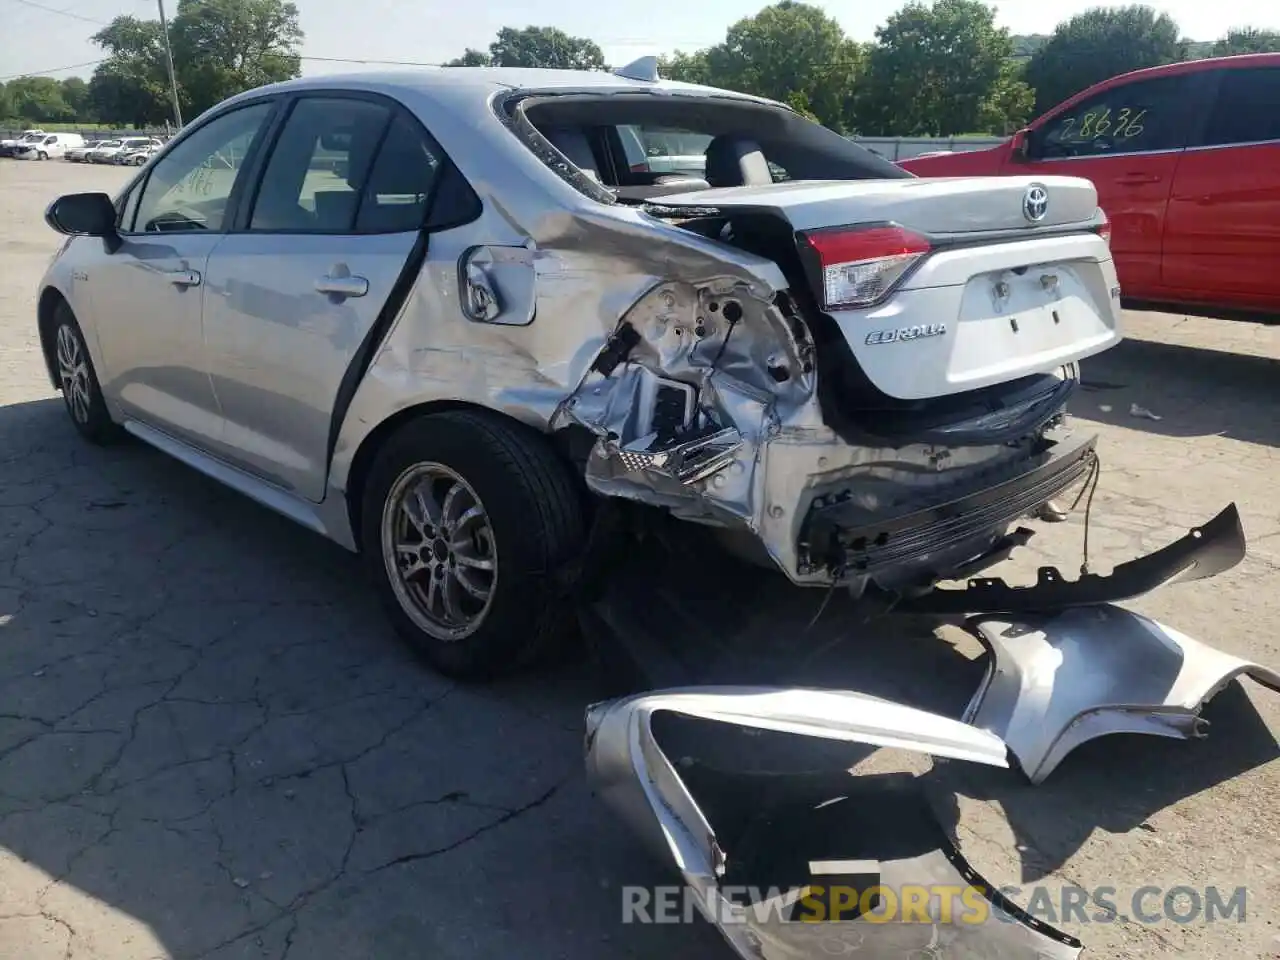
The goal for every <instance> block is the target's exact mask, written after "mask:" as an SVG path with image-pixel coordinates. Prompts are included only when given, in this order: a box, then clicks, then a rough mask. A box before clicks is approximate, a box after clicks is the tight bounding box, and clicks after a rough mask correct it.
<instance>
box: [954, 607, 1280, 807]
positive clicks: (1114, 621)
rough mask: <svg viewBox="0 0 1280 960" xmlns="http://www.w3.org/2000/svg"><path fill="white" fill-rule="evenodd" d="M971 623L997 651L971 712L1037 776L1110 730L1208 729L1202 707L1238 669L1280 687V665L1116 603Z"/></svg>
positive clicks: (969, 718) (1169, 732)
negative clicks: (1035, 616)
mask: <svg viewBox="0 0 1280 960" xmlns="http://www.w3.org/2000/svg"><path fill="white" fill-rule="evenodd" d="M969 628H970V630H971V632H973V633H974V635H975V636H976V637H977V638H978V639H979V640H980V641H981V642H982V643H983V645H984V646H986V648H987V650H988V652H989V654H990V659H989V661H988V668H987V674H986V676H985V678H984V679H983V682H982V685H981V686H980V687H979V688H978V692H977V693H976V694H975V695H974V697H973V699H972V700H971V701H970V703H969V707H968V709H967V710H966V712H965V715H964V719H965V721H966V722H968V723H971V724H973V725H974V726H976V727H978V728H979V729H982V730H986V731H988V732H990V733H993V734H995V735H996V736H998V737H1000V738H1001V739H1002V740H1004V742H1005V743H1007V744H1008V745H1009V749H1010V751H1011V752H1012V753H1013V755H1014V756H1015V757H1016V758H1017V760H1018V763H1019V765H1020V766H1021V768H1022V770H1023V772H1024V773H1025V774H1026V776H1027V777H1028V778H1029V779H1030V780H1031V782H1032V783H1041V782H1042V781H1043V780H1044V779H1045V778H1046V777H1048V776H1049V774H1050V773H1052V772H1053V770H1054V769H1055V768H1056V767H1057V766H1058V764H1060V763H1061V762H1062V759H1063V758H1064V757H1065V756H1066V755H1067V754H1068V753H1070V752H1071V751H1072V750H1074V749H1075V748H1076V747H1078V746H1079V745H1080V744H1082V743H1085V742H1086V741H1088V740H1093V739H1095V738H1097V737H1101V736H1105V735H1107V734H1111V733H1147V734H1153V735H1155V736H1161V737H1174V738H1179V739H1189V738H1191V737H1200V736H1204V733H1205V728H1206V727H1207V726H1208V723H1207V721H1205V720H1203V719H1202V718H1201V717H1200V710H1201V707H1203V706H1204V704H1205V703H1206V702H1207V701H1209V700H1210V699H1212V698H1213V697H1214V696H1215V695H1216V694H1217V693H1218V692H1219V691H1220V690H1222V689H1223V688H1224V687H1225V686H1226V685H1227V684H1228V683H1230V682H1231V681H1232V680H1234V679H1235V678H1236V677H1240V676H1248V677H1252V678H1253V679H1254V680H1256V681H1257V682H1258V683H1260V684H1262V685H1263V686H1266V687H1270V688H1271V689H1272V690H1275V691H1277V692H1280V673H1276V671H1274V670H1270V669H1268V668H1267V667H1264V666H1262V665H1260V664H1257V663H1252V662H1250V661H1247V660H1242V659H1240V658H1239V657H1235V656H1232V655H1231V654H1228V653H1223V652H1222V651H1221V650H1216V649H1214V648H1213V647H1210V646H1207V645H1206V644H1203V643H1201V642H1200V641H1198V640H1195V639H1193V638H1191V637H1188V636H1187V635H1186V634H1184V633H1180V632H1179V631H1177V630H1174V629H1173V628H1172V627H1167V626H1165V625H1164V624H1161V623H1157V622H1156V621H1155V620H1150V619H1148V618H1146V617H1143V616H1140V615H1139V614H1136V613H1131V612H1130V611H1128V610H1124V609H1121V608H1120V607H1116V606H1112V605H1110V604H1107V605H1101V606H1094V607H1078V608H1074V609H1070V610H1066V611H1064V612H1062V613H1060V614H1057V615H1056V616H1052V617H1048V618H1045V619H1042V620H1039V621H1034V620H1030V619H1028V618H1021V619H1020V620H1017V621H1015V620H1012V619H1001V618H992V617H975V618H973V619H971V620H970V621H969Z"/></svg>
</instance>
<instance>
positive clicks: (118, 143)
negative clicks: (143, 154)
mask: <svg viewBox="0 0 1280 960" xmlns="http://www.w3.org/2000/svg"><path fill="white" fill-rule="evenodd" d="M150 146H156V147H158V146H160V141H159V140H157V139H155V138H154V137H125V138H123V139H121V140H108V141H107V144H104V145H103V146H100V147H98V148H97V149H96V150H94V151H93V152H92V153H90V154H89V155H88V156H89V160H90V161H91V162H93V163H115V162H116V157H117V156H119V155H120V154H122V153H130V152H132V151H134V150H141V149H144V148H145V147H150Z"/></svg>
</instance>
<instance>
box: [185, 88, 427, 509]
mask: <svg viewBox="0 0 1280 960" xmlns="http://www.w3.org/2000/svg"><path fill="white" fill-rule="evenodd" d="M438 158H439V153H438V149H437V148H435V147H434V145H433V144H432V143H431V142H430V140H429V138H428V137H427V136H426V134H425V132H424V131H423V130H422V127H421V125H420V124H419V123H418V122H417V121H416V120H414V119H413V118H411V117H410V116H409V115H408V114H406V113H405V112H403V109H402V108H400V107H399V106H397V105H396V104H394V103H392V102H390V101H387V100H383V99H380V98H370V97H358V96H341V95H334V94H323V95H315V96H303V97H300V98H298V99H297V100H296V101H295V102H294V104H293V107H292V110H291V112H290V113H289V116H288V118H287V120H286V121H285V123H284V125H283V127H282V128H281V132H280V135H279V137H278V139H277V140H276V142H275V144H274V146H272V147H271V150H270V156H269V158H268V159H267V162H266V165H265V167H264V169H263V175H262V182H261V185H260V186H259V187H258V189H257V196H256V199H255V201H254V203H253V206H252V209H250V210H246V211H244V213H243V222H242V223H241V224H240V228H239V229H237V231H236V232H235V233H233V234H231V235H230V236H228V237H227V238H226V240H225V241H224V242H223V243H222V244H220V245H219V246H218V248H217V249H216V250H215V251H214V254H213V256H212V257H211V258H210V260H209V268H208V280H207V283H206V292H205V297H206V300H205V304H206V306H205V316H204V335H205V342H206V344H207V346H208V350H209V356H210V359H211V364H212V366H211V373H212V376H213V384H214V390H215V391H216V393H217V395H218V398H219V400H220V404H221V409H222V412H223V416H224V417H225V420H226V427H225V431H226V432H225V434H224V437H223V441H222V445H221V450H220V456H222V457H223V459H225V460H228V461H230V462H232V463H235V464H236V465H237V466H239V467H241V468H242V469H244V470H247V471H249V472H251V473H254V474H255V475H257V476H258V477H260V478H262V479H264V480H267V481H269V482H271V483H274V484H276V485H277V486H279V487H281V488H283V489H286V490H289V491H291V492H293V493H296V494H298V495H299V496H303V497H306V498H308V499H311V500H314V501H319V500H321V499H323V495H324V487H325V480H326V478H327V475H328V462H329V447H330V444H331V442H332V439H333V438H334V437H335V436H336V433H335V431H336V429H337V426H338V424H337V423H336V421H335V416H334V410H335V406H336V404H337V401H338V396H339V392H340V388H341V385H342V383H343V378H344V376H346V375H347V373H348V370H350V369H351V368H352V367H353V363H354V362H355V360H356V357H357V354H358V352H359V351H360V347H361V344H362V343H364V341H365V340H366V338H367V337H369V336H370V335H372V334H371V331H372V330H373V328H374V326H375V323H376V321H377V320H378V317H379V314H380V312H381V311H382V310H383V309H384V307H385V306H386V304H387V302H388V298H389V296H390V295H391V293H392V290H393V288H394V287H395V286H396V282H397V280H398V279H399V277H400V275H401V273H402V272H403V271H404V270H405V266H406V262H407V261H408V259H409V256H410V253H411V251H413V250H414V248H415V245H416V244H417V243H418V242H419V237H420V231H421V228H422V227H423V225H424V222H425V214H426V208H427V200H428V197H429V195H430V193H431V190H432V186H433V183H434V181H435V179H436V173H437V170H438V169H439V160H438Z"/></svg>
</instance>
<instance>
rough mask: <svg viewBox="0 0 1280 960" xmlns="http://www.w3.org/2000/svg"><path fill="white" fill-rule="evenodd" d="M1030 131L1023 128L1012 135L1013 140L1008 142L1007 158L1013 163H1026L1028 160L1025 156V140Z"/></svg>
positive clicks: (1026, 155)
mask: <svg viewBox="0 0 1280 960" xmlns="http://www.w3.org/2000/svg"><path fill="white" fill-rule="evenodd" d="M1030 133H1031V131H1030V130H1028V129H1026V128H1025V127H1024V128H1023V129H1021V130H1019V131H1018V132H1017V133H1015V134H1014V135H1013V139H1012V140H1010V141H1009V156H1010V158H1011V159H1012V160H1013V161H1014V163H1026V162H1027V160H1028V159H1029V156H1028V154H1027V140H1028V137H1029V136H1030Z"/></svg>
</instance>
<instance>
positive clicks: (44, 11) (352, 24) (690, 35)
mask: <svg viewBox="0 0 1280 960" xmlns="http://www.w3.org/2000/svg"><path fill="white" fill-rule="evenodd" d="M164 2H165V4H166V7H165V9H166V13H167V14H168V15H169V16H172V15H173V10H174V6H175V5H176V0H164ZM295 2H296V3H297V4H298V8H299V10H300V11H301V20H302V28H303V30H304V31H305V33H306V39H305V41H304V42H303V47H302V54H303V57H304V61H303V72H304V73H305V74H309V75H310V74H320V73H338V72H344V71H349V70H359V69H365V68H364V67H362V66H361V65H360V64H348V63H334V62H326V59H325V58H333V59H367V60H395V61H415V62H423V63H439V62H443V61H445V60H449V59H451V58H453V57H456V56H459V55H460V54H461V53H462V51H463V49H464V48H466V47H475V48H478V49H485V48H486V47H487V46H488V45H489V42H490V41H491V40H492V39H493V35H494V34H495V33H496V32H497V31H498V29H499V28H500V27H504V26H514V27H524V26H528V25H530V24H536V25H538V26H555V27H559V28H560V29H561V30H564V31H565V32H566V33H569V34H572V35H575V36H585V37H590V38H591V39H593V40H595V41H596V42H597V43H598V44H600V46H601V48H602V49H603V50H604V54H605V59H606V60H607V61H608V62H609V63H612V64H615V65H620V64H624V63H627V62H628V61H630V60H633V59H635V58H636V57H642V56H646V55H648V54H659V53H667V52H670V51H673V50H695V49H698V48H700V47H706V46H710V45H711V44H714V43H718V42H719V41H720V40H722V39H723V38H724V32H725V28H726V27H728V26H729V25H730V24H731V23H733V22H734V21H736V20H739V19H741V18H742V17H746V16H750V15H751V14H753V13H755V12H756V11H757V10H759V9H760V8H761V7H763V6H765V5H766V3H767V2H768V0H701V2H698V3H690V2H688V0H646V2H645V3H644V4H643V5H642V6H639V7H631V9H634V10H636V11H637V13H639V14H640V15H639V16H636V17H634V18H633V19H631V20H630V21H628V18H627V17H626V16H625V15H624V14H623V12H622V11H623V10H624V9H626V7H625V6H623V5H618V6H615V5H614V4H612V3H608V2H601V0H522V2H517V0H484V2H480V3H462V4H458V5H457V6H455V5H454V4H453V3H446V4H441V7H440V8H437V9H436V10H432V9H431V8H430V6H429V4H423V3H416V2H408V0H354V2H353V0H295ZM1099 2H1101V0H1059V2H1057V3H1045V2H1044V0H1004V2H1002V3H997V4H994V6H995V7H996V11H997V13H996V17H997V20H998V22H999V23H1000V24H1001V25H1002V26H1006V27H1008V28H1009V30H1010V31H1011V32H1013V33H1015V34H1020V33H1022V34H1025V33H1049V32H1051V31H1052V30H1053V28H1054V26H1055V25H1056V24H1057V23H1058V22H1059V21H1060V20H1063V19H1066V18H1067V17H1069V16H1071V15H1072V14H1074V13H1078V12H1080V11H1081V10H1084V9H1087V8H1089V7H1091V6H1097V5H1098V3H1099ZM818 5H819V6H821V7H823V9H825V10H826V11H827V12H828V13H829V14H831V15H832V16H834V17H835V18H836V19H837V20H838V21H839V22H840V24H841V25H842V26H843V27H844V29H845V32H846V33H847V34H848V35H849V36H850V37H852V38H854V39H855V40H863V41H867V40H872V39H874V37H875V29H876V27H877V26H879V25H880V24H882V23H883V22H884V21H885V19H886V18H887V17H888V16H889V15H890V14H891V13H893V12H894V10H896V9H897V8H898V7H900V6H901V5H902V0H856V2H855V0H848V2H843V3H819V4H818ZM1152 5H1153V6H1155V7H1156V8H1157V9H1158V10H1160V11H1162V12H1165V13H1168V14H1170V15H1171V16H1172V17H1173V18H1174V19H1175V20H1177V22H1178V23H1179V25H1180V26H1181V27H1182V32H1183V35H1184V36H1186V37H1189V38H1190V39H1192V40H1214V39H1217V38H1218V37H1219V36H1221V35H1222V34H1223V33H1225V32H1226V30H1227V28H1229V27H1233V26H1246V25H1247V26H1256V27H1277V26H1280V9H1277V8H1276V7H1275V6H1274V5H1273V4H1264V2H1263V0H1215V2H1213V3H1206V2H1204V0H1169V2H1165V3H1153V4H1152ZM1268 7H1271V10H1270V11H1268V9H1267V8H1268ZM126 13H127V14H132V15H133V16H136V17H142V18H151V19H154V18H155V17H156V16H157V15H158V14H157V9H156V0H0V80H4V79H8V78H11V77H12V76H14V75H18V74H23V73H33V72H47V73H48V75H50V76H55V77H65V76H72V75H80V76H84V77H88V76H89V75H90V74H91V73H92V71H93V67H92V65H87V66H80V67H77V68H74V69H63V68H67V67H70V66H71V65H74V64H84V63H86V62H87V61H92V60H96V59H98V58H100V57H101V56H102V53H101V51H100V50H99V49H98V48H97V47H95V46H94V45H93V43H91V42H90V40H89V37H90V36H92V35H93V34H94V33H95V32H96V31H97V30H99V29H101V27H102V26H103V25H104V24H106V23H107V22H108V21H110V20H111V18H112V17H115V16H117V15H119V14H126ZM307 57H312V58H316V59H310V60H308V59H305V58H307Z"/></svg>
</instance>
